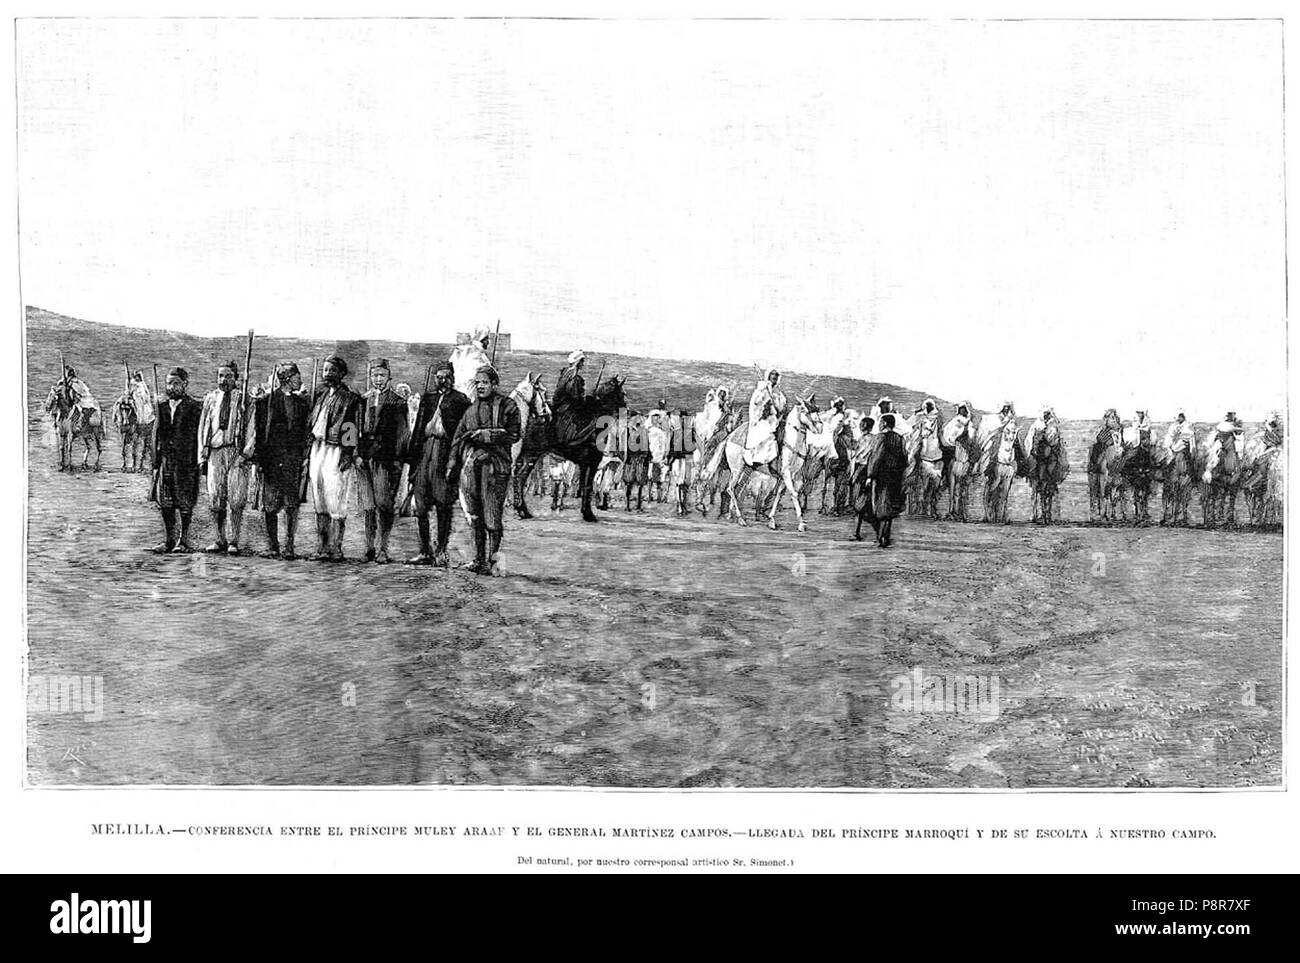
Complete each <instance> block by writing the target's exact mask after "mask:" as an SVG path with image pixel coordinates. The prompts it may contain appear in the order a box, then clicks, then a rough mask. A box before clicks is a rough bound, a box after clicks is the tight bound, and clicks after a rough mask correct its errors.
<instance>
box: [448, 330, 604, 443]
mask: <svg viewBox="0 0 1300 963" xmlns="http://www.w3.org/2000/svg"><path fill="white" fill-rule="evenodd" d="M586 364H587V355H586V354H585V353H584V352H583V351H582V350H581V349H578V350H575V351H571V352H570V353H569V357H568V363H567V364H565V366H564V367H563V368H561V369H560V376H559V378H558V379H556V382H555V397H554V398H553V399H552V400H551V410H552V411H553V412H554V414H555V420H554V424H555V433H556V436H557V437H560V438H571V437H577V436H578V434H579V433H580V432H581V431H582V430H584V429H586V430H594V428H591V427H589V426H587V424H586V418H587V400H588V396H587V381H586V379H585V378H584V377H583V376H582V369H583V368H584V367H585V366H586ZM470 397H471V398H472V397H473V395H472V394H471V395H470Z"/></svg>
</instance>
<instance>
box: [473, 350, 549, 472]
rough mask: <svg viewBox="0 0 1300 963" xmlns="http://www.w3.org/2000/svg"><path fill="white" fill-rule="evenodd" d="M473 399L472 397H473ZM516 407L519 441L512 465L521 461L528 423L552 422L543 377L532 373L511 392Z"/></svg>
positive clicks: (511, 461) (511, 456) (515, 445)
mask: <svg viewBox="0 0 1300 963" xmlns="http://www.w3.org/2000/svg"><path fill="white" fill-rule="evenodd" d="M471 397H472V396H471ZM510 397H511V398H513V399H514V402H515V405H516V406H517V407H518V408H519V440H518V441H517V442H515V443H514V445H512V446H511V448H510V464H511V465H514V464H515V463H516V462H517V461H519V453H520V452H521V451H523V450H524V436H525V435H526V434H527V433H528V422H529V420H530V419H533V418H541V419H542V420H543V421H550V419H551V406H550V403H549V402H547V400H546V388H545V387H543V385H542V376H541V375H540V374H533V373H532V372H531V371H530V372H528V375H527V376H526V377H525V378H524V380H523V381H521V382H519V384H517V385H515V389H514V391H512V392H510Z"/></svg>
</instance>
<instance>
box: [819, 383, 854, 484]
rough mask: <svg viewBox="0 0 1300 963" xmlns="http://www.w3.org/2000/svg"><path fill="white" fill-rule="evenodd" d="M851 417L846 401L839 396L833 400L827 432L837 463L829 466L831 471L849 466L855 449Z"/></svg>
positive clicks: (828, 414) (827, 419) (827, 415)
mask: <svg viewBox="0 0 1300 963" xmlns="http://www.w3.org/2000/svg"><path fill="white" fill-rule="evenodd" d="M848 421H849V416H848V412H847V410H846V408H845V401H844V399H843V398H842V397H840V396H839V395H836V396H835V397H834V398H832V399H831V407H830V411H829V412H827V414H826V421H825V432H826V437H827V438H829V439H830V440H831V445H832V446H833V447H834V450H835V461H834V462H832V463H828V464H827V466H826V467H827V469H828V470H830V471H833V472H834V471H839V470H840V468H841V467H842V466H845V465H847V464H848V460H849V456H850V455H851V454H852V451H851V450H850V449H851V448H852V447H853V444H852V442H853V433H852V431H851V426H849V423H848Z"/></svg>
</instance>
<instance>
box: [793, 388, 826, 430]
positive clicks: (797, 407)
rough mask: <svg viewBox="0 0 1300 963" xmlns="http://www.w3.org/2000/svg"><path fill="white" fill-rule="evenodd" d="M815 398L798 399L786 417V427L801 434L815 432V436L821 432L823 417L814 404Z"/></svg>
mask: <svg viewBox="0 0 1300 963" xmlns="http://www.w3.org/2000/svg"><path fill="white" fill-rule="evenodd" d="M813 397H815V396H811V395H810V396H809V397H807V398H798V397H796V398H795V400H794V404H793V405H791V406H790V412H789V414H788V415H786V427H787V429H791V430H794V431H798V432H800V433H804V434H806V433H808V432H813V433H814V434H815V433H817V432H819V431H821V428H822V417H821V413H820V412H819V411H818V410H817V406H816V405H814V404H813Z"/></svg>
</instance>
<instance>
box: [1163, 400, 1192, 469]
mask: <svg viewBox="0 0 1300 963" xmlns="http://www.w3.org/2000/svg"><path fill="white" fill-rule="evenodd" d="M1175 414H1176V416H1177V417H1176V418H1175V419H1174V423H1173V424H1171V425H1170V426H1169V430H1168V431H1166V432H1165V451H1166V452H1168V453H1169V456H1170V458H1173V457H1175V456H1178V455H1185V456H1186V457H1187V458H1188V459H1190V458H1191V457H1192V453H1193V452H1194V451H1195V450H1196V429H1195V428H1193V427H1192V423H1191V422H1190V421H1188V420H1187V412H1186V410H1184V409H1183V408H1181V407H1179V408H1177V409H1175Z"/></svg>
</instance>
